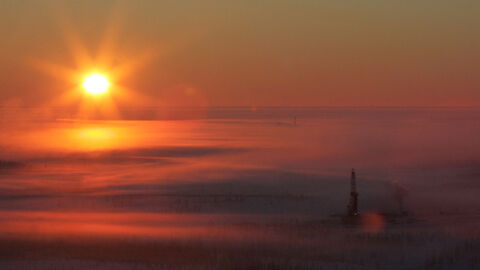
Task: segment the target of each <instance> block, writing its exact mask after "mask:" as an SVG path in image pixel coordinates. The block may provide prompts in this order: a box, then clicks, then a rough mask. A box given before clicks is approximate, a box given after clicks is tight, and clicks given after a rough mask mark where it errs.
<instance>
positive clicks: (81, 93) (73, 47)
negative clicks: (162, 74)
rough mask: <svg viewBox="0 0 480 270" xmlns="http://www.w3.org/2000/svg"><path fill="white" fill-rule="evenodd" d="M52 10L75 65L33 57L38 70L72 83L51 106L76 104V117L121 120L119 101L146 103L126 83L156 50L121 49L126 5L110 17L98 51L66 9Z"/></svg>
mask: <svg viewBox="0 0 480 270" xmlns="http://www.w3.org/2000/svg"><path fill="white" fill-rule="evenodd" d="M52 10H53V11H54V13H55V16H54V17H55V18H56V19H57V21H58V22H57V25H59V26H61V27H62V30H63V39H64V41H65V43H66V45H67V48H68V50H69V52H70V56H71V58H72V60H73V65H70V66H68V65H65V64H61V63H56V62H53V61H50V60H47V59H31V60H30V64H31V65H33V66H34V67H35V68H36V69H38V70H40V71H41V72H43V73H45V74H47V75H48V76H50V77H51V78H53V79H54V80H58V81H59V82H62V83H63V84H64V85H68V87H67V89H65V90H62V91H61V92H59V93H58V95H57V96H56V97H55V98H54V99H53V100H51V101H50V102H49V104H48V105H50V106H66V107H70V106H73V107H76V108H77V109H76V115H75V118H81V119H85V118H87V119H89V118H95V117H100V118H109V119H119V118H120V113H119V110H118V104H128V105H132V104H142V101H143V100H146V98H145V97H143V96H142V95H140V94H139V93H138V91H134V89H131V87H128V86H127V85H126V84H125V83H124V82H125V80H126V79H128V78H129V77H130V76H131V75H133V74H134V73H135V72H137V71H138V70H140V69H141V68H143V67H144V66H145V65H146V64H148V63H149V62H150V61H152V60H153V58H154V53H153V50H149V49H142V50H140V51H141V52H140V53H136V54H135V55H131V54H129V53H128V52H124V51H121V50H120V49H118V44H119V42H120V41H119V37H120V33H121V29H122V27H121V26H122V18H123V15H122V14H123V12H122V11H123V10H124V8H121V7H117V8H116V9H114V10H113V11H112V12H111V14H110V16H107V17H108V19H107V22H106V27H105V30H104V33H103V35H102V38H101V40H100V41H99V42H98V44H95V45H97V46H90V47H97V48H98V49H97V50H96V52H95V53H92V52H91V50H89V49H87V46H86V44H85V43H84V42H83V41H82V39H81V37H80V35H79V34H78V31H76V28H75V27H74V26H73V24H72V23H71V22H70V20H68V19H67V18H68V16H66V15H65V13H66V12H65V9H62V8H61V6H60V5H55V7H54V8H52ZM89 45H90V44H89ZM120 56H122V57H120ZM119 59H121V60H119ZM107 90H108V91H107Z"/></svg>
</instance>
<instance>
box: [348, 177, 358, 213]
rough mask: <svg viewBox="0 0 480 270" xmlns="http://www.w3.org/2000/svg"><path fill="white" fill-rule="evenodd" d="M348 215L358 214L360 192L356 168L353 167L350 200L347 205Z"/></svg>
mask: <svg viewBox="0 0 480 270" xmlns="http://www.w3.org/2000/svg"><path fill="white" fill-rule="evenodd" d="M347 216H349V217H356V216H358V192H357V180H356V175H355V169H352V174H351V177H350V202H349V203H348V207H347Z"/></svg>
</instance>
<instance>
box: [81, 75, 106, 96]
mask: <svg viewBox="0 0 480 270" xmlns="http://www.w3.org/2000/svg"><path fill="white" fill-rule="evenodd" d="M109 87H110V82H109V81H108V79H107V77H106V76H105V75H102V74H100V73H94V74H90V75H88V76H87V77H86V78H85V80H84V81H83V88H84V89H85V91H87V92H88V93H89V94H92V95H100V94H103V93H105V92H107V91H108V88H109Z"/></svg>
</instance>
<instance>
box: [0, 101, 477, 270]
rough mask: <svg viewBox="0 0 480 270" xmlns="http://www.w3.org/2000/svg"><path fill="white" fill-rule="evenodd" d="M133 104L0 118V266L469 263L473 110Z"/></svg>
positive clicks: (473, 229) (473, 253) (473, 242)
mask: <svg viewBox="0 0 480 270" xmlns="http://www.w3.org/2000/svg"><path fill="white" fill-rule="evenodd" d="M150 110H153V109H150ZM30 114H31V112H29V113H28V114H26V115H30ZM137 114H140V113H137ZM3 115H6V114H3ZM12 115H16V114H12ZM141 115H149V117H148V119H145V120H143V121H138V120H137V121H133V120H129V121H73V120H64V119H63V120H52V119H47V118H45V117H42V116H38V118H35V119H34V120H32V119H28V120H26V119H21V121H19V119H11V118H9V117H4V118H2V120H1V121H2V126H1V127H0V160H4V161H13V162H3V163H0V213H1V215H0V237H1V239H2V245H1V247H0V268H1V269H55V268H56V269H479V268H480V257H479V256H478V254H480V252H479V251H480V241H479V237H480V234H479V230H480V229H479V228H480V226H479V225H480V224H479V223H480V199H478V198H479V197H478V195H479V194H480V185H479V184H478V178H479V176H480V166H479V165H480V164H479V163H478V160H479V156H480V141H479V140H478V139H477V137H478V134H480V111H478V110H476V109H425V108H423V109H422V108H416V109H387V108H383V109H358V108H357V109H355V108H350V109H348V108H345V109H319V108H307V109H305V108H303V109H302V108H254V109H251V108H216V109H210V110H206V111H202V117H187V116H191V115H198V113H194V112H193V111H187V112H186V113H185V112H183V113H182V114H178V115H179V116H178V117H175V114H169V115H170V117H169V118H162V119H160V120H154V119H150V118H152V117H150V116H151V115H154V114H152V112H151V111H150V112H149V113H148V114H146V113H141ZM172 115H173V116H172ZM185 115H186V116H185ZM294 116H296V117H297V123H296V125H295V124H294V123H293V117H294ZM125 118H132V119H133V118H135V119H138V118H139V117H138V115H135V114H132V112H127V116H126V117H125ZM192 118H195V119H192ZM352 167H354V168H356V170H357V172H358V176H359V179H358V189H359V193H360V210H361V212H362V213H364V214H365V215H364V217H363V218H362V221H361V222H360V224H359V225H358V226H351V225H350V226H347V225H343V224H342V222H341V221H340V220H341V219H340V218H339V217H336V216H335V215H338V214H343V213H344V212H345V210H346V204H347V202H348V192H349V190H348V189H349V171H350V169H351V168H352ZM398 190H403V191H405V192H404V193H405V194H406V195H405V196H404V208H405V210H407V211H408V212H409V216H408V217H404V218H392V217H391V216H389V215H388V214H398V213H399V211H400V205H399V199H398Z"/></svg>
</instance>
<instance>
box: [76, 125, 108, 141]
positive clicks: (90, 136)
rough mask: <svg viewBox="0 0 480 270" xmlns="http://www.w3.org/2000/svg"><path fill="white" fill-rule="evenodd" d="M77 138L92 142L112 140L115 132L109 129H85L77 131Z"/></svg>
mask: <svg viewBox="0 0 480 270" xmlns="http://www.w3.org/2000/svg"><path fill="white" fill-rule="evenodd" d="M77 136H78V138H79V139H81V140H87V141H92V142H101V141H108V140H112V139H114V137H115V132H114V131H113V130H112V129H109V128H85V129H81V130H79V131H78V134H77Z"/></svg>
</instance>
